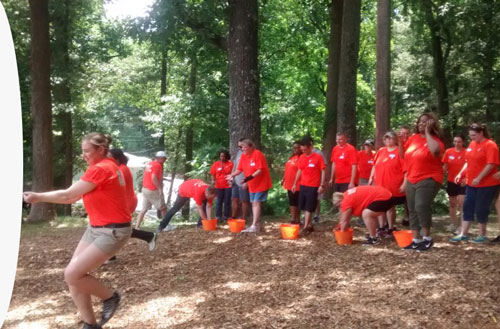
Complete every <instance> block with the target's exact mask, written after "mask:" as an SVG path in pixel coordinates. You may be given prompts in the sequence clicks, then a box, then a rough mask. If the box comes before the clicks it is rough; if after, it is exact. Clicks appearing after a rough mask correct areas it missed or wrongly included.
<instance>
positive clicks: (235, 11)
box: [227, 0, 261, 154]
mask: <svg viewBox="0 0 500 329" xmlns="http://www.w3.org/2000/svg"><path fill="white" fill-rule="evenodd" d="M228 3H229V7H228V12H229V34H228V40H227V41H228V42H227V44H228V48H227V50H228V72H229V141H230V142H229V147H230V150H231V154H236V151H237V148H238V140H239V139H240V138H242V137H245V138H250V139H252V140H253V141H254V142H255V144H256V146H257V148H260V142H261V141H260V134H261V120H260V111H259V106H260V98H259V68H258V58H257V56H258V1H257V0H229V1H228Z"/></svg>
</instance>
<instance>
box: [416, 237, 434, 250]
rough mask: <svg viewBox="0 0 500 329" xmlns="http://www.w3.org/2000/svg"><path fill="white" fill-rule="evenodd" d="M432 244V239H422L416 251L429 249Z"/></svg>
mask: <svg viewBox="0 0 500 329" xmlns="http://www.w3.org/2000/svg"><path fill="white" fill-rule="evenodd" d="M433 244H434V241H432V240H424V241H422V242H421V243H420V246H419V247H418V249H417V251H418V252H424V251H427V250H429V249H431V247H432V245H433Z"/></svg>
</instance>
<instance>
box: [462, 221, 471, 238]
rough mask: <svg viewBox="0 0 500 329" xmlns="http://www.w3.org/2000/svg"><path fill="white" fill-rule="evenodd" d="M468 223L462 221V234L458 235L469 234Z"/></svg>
mask: <svg viewBox="0 0 500 329" xmlns="http://www.w3.org/2000/svg"><path fill="white" fill-rule="evenodd" d="M469 228H470V222H469V221H466V220H463V221H462V232H461V233H460V234H462V235H467V234H469Z"/></svg>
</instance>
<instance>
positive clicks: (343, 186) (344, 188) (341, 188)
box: [333, 183, 349, 192]
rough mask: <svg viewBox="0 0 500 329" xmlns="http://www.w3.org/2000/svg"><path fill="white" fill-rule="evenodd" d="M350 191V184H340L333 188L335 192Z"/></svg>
mask: <svg viewBox="0 0 500 329" xmlns="http://www.w3.org/2000/svg"><path fill="white" fill-rule="evenodd" d="M348 189H349V183H340V184H335V185H334V186H333V192H345V191H347V190H348Z"/></svg>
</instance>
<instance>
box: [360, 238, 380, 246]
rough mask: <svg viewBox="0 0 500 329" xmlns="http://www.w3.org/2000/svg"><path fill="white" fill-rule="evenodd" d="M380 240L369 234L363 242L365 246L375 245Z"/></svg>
mask: <svg viewBox="0 0 500 329" xmlns="http://www.w3.org/2000/svg"><path fill="white" fill-rule="evenodd" d="M379 242H380V241H379V239H377V238H372V237H371V236H368V237H366V241H365V242H363V246H373V245H376V244H378V243H379Z"/></svg>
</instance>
